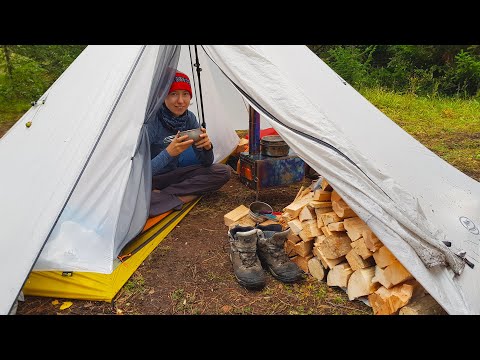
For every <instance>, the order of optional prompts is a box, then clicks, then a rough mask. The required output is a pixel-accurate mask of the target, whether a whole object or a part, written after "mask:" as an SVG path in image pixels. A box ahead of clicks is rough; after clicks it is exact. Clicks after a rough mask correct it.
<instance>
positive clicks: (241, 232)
mask: <svg viewBox="0 0 480 360" xmlns="http://www.w3.org/2000/svg"><path fill="white" fill-rule="evenodd" d="M257 233H258V230H257V229H255V228H253V227H251V226H240V225H237V226H235V227H234V228H232V229H230V230H229V231H228V238H229V241H230V261H231V262H232V265H233V272H234V274H235V277H236V278H237V281H238V283H239V284H240V285H242V286H244V287H246V288H247V289H261V288H263V287H264V286H265V272H264V271H263V268H262V264H261V263H260V260H259V259H258V256H257Z"/></svg>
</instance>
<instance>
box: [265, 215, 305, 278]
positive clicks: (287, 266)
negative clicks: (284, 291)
mask: <svg viewBox="0 0 480 360" xmlns="http://www.w3.org/2000/svg"><path fill="white" fill-rule="evenodd" d="M257 229H259V230H261V231H260V232H259V234H258V241H257V253H258V257H259V259H260V261H261V263H262V265H263V266H264V267H265V268H267V269H268V270H269V271H270V273H271V274H272V275H273V277H274V278H276V279H278V280H280V281H282V282H284V283H293V282H297V281H299V280H301V279H303V271H302V270H300V268H299V267H298V265H297V264H295V263H294V262H292V261H291V260H290V259H289V257H288V256H287V254H286V253H285V249H284V247H283V245H284V243H285V241H286V240H287V234H288V232H289V231H290V229H287V230H285V231H282V225H280V224H271V225H265V226H262V225H257Z"/></svg>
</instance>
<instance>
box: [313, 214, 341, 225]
mask: <svg viewBox="0 0 480 360" xmlns="http://www.w3.org/2000/svg"><path fill="white" fill-rule="evenodd" d="M317 216H318V215H317ZM320 217H321V218H322V221H323V225H324V226H327V225H328V224H331V223H334V222H339V221H342V218H340V216H338V215H337V214H336V213H335V211H330V212H327V213H323V214H320Z"/></svg>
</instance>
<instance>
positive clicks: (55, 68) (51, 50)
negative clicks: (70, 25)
mask: <svg viewBox="0 0 480 360" xmlns="http://www.w3.org/2000/svg"><path fill="white" fill-rule="evenodd" d="M4 47H7V48H8V49H7V50H8V51H9V53H10V62H9V63H8V64H7V57H6V56H5V55H6V54H5V49H4ZM4 47H2V48H1V50H0V104H5V103H12V102H13V103H15V102H24V103H30V102H31V101H33V100H37V99H38V97H40V96H41V95H42V94H43V93H44V92H45V91H46V90H47V89H48V87H50V85H51V84H52V83H53V82H54V81H55V80H56V79H57V78H58V77H59V76H60V75H61V73H63V71H65V69H66V68H67V67H68V66H69V65H70V64H71V63H72V61H73V60H74V59H75V58H76V57H77V56H78V55H79V54H80V52H81V51H83V49H84V48H85V45H5V46H4ZM9 65H10V67H11V69H12V77H9V76H8V72H7V68H8V66H9Z"/></svg>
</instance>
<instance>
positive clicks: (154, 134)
mask: <svg viewBox="0 0 480 360" xmlns="http://www.w3.org/2000/svg"><path fill="white" fill-rule="evenodd" d="M146 128H147V133H148V140H149V142H150V144H153V143H155V142H157V141H158V140H159V139H158V137H159V135H160V132H159V130H158V128H157V126H156V123H155V122H154V121H151V122H149V123H147V125H146ZM172 160H173V157H172V156H170V154H169V153H168V152H167V150H166V149H163V150H162V151H161V152H160V153H159V154H158V155H157V156H155V157H154V158H153V159H152V160H151V163H152V175H158V173H159V172H160V171H161V170H162V169H163V168H165V167H166V166H167V165H168V164H169V163H170V162H171V161H172Z"/></svg>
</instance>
